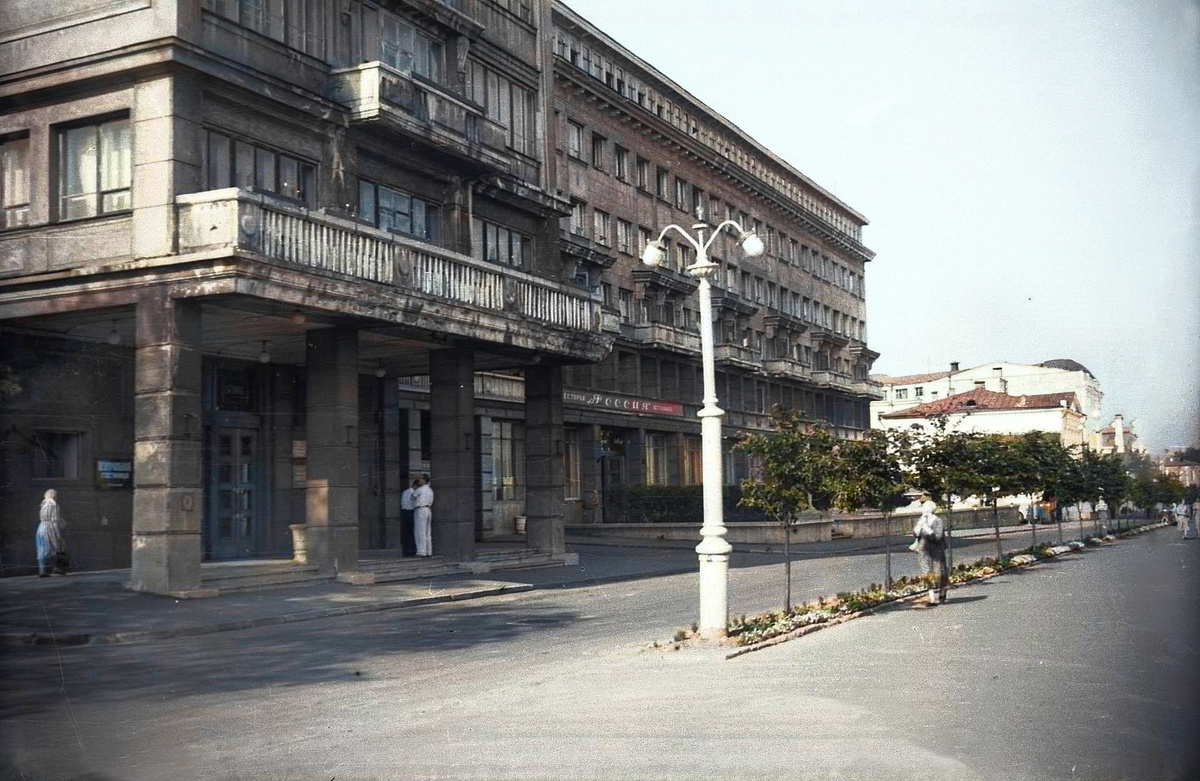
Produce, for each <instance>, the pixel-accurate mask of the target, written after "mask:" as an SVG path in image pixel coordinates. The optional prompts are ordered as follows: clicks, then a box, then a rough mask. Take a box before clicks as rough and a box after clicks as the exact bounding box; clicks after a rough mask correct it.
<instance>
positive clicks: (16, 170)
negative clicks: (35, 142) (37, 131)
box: [0, 136, 29, 228]
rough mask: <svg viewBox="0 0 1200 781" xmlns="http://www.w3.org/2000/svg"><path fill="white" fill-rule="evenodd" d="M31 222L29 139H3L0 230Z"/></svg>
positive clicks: (1, 146)
mask: <svg viewBox="0 0 1200 781" xmlns="http://www.w3.org/2000/svg"><path fill="white" fill-rule="evenodd" d="M28 223H29V136H22V137H10V138H9V139H8V140H0V228H19V227H20V226H22V225H26V224H28Z"/></svg>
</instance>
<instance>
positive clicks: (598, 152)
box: [592, 133, 608, 171]
mask: <svg viewBox="0 0 1200 781" xmlns="http://www.w3.org/2000/svg"><path fill="white" fill-rule="evenodd" d="M606 143H607V141H606V139H605V138H604V136H601V135H598V134H596V133H592V165H594V166H595V167H597V168H599V169H600V170H601V171H607V170H608V169H607V168H606V167H605V165H604V147H605V144H606Z"/></svg>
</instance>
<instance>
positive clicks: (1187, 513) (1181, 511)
mask: <svg viewBox="0 0 1200 781" xmlns="http://www.w3.org/2000/svg"><path fill="white" fill-rule="evenodd" d="M1191 509H1192V508H1190V507H1188V505H1187V503H1186V502H1180V503H1179V504H1177V505H1175V521H1176V522H1177V523H1178V524H1179V530H1180V532H1182V533H1183V539H1185V540H1194V539H1196V516H1195V514H1194V513H1192V512H1191Z"/></svg>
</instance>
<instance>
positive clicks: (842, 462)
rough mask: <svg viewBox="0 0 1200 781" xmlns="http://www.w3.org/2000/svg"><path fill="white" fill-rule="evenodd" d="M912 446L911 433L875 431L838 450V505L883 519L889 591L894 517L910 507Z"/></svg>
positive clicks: (842, 444)
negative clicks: (877, 514) (906, 467)
mask: <svg viewBox="0 0 1200 781" xmlns="http://www.w3.org/2000/svg"><path fill="white" fill-rule="evenodd" d="M911 445H912V436H911V435H910V433H909V432H907V431H902V430H897V429H888V430H880V429H872V430H870V431H868V432H867V433H866V436H865V437H864V438H863V439H860V440H853V441H849V442H843V443H841V444H840V445H839V447H838V456H839V458H838V461H837V463H836V468H837V473H836V479H835V483H834V486H835V497H834V503H835V504H836V506H837V507H838V508H839V509H841V510H844V511H845V512H849V513H853V512H858V511H859V510H861V509H863V508H864V507H870V508H872V509H876V510H879V512H880V513H881V514H882V515H883V519H884V562H885V565H884V586H885V587H886V588H891V586H892V513H893V512H894V511H895V510H896V508H898V507H903V506H905V505H907V504H908V497H907V496H905V495H904V492H905V490H906V489H907V487H908V481H907V476H906V475H905V473H904V467H903V464H904V459H905V458H907V455H908V452H909V450H910V448H911Z"/></svg>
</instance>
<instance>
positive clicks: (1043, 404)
mask: <svg viewBox="0 0 1200 781" xmlns="http://www.w3.org/2000/svg"><path fill="white" fill-rule="evenodd" d="M937 419H943V420H944V421H945V425H946V430H947V431H961V432H978V433H982V434H1023V433H1025V432H1028V431H1043V432H1046V433H1050V434H1055V435H1057V436H1058V438H1059V441H1060V442H1062V444H1063V445H1065V446H1067V447H1078V446H1081V445H1084V444H1085V443H1087V440H1088V436H1087V432H1086V431H1085V430H1084V421H1085V420H1086V419H1087V416H1086V415H1084V414H1083V410H1082V409H1081V407H1080V404H1079V400H1078V398H1077V397H1076V396H1075V394H1074V393H1073V392H1066V393H1039V394H1022V395H1020V396H1014V395H1010V394H1007V393H999V392H997V391H992V390H988V389H987V388H984V387H983V386H982V384H980V385H978V386H976V387H974V388H972V389H971V390H969V391H964V392H963V393H955V394H954V395H952V396H947V397H946V398H943V399H938V400H937V401H927V402H925V403H924V404H918V405H917V406H915V407H909V408H907V409H902V410H899V411H897V412H889V413H886V414H884V415H881V416H880V418H879V423H880V425H879V427H880V428H883V429H907V428H910V427H912V426H914V425H915V426H917V427H918V428H925V429H929V428H931V427H932V424H933V421H934V420H937Z"/></svg>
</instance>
